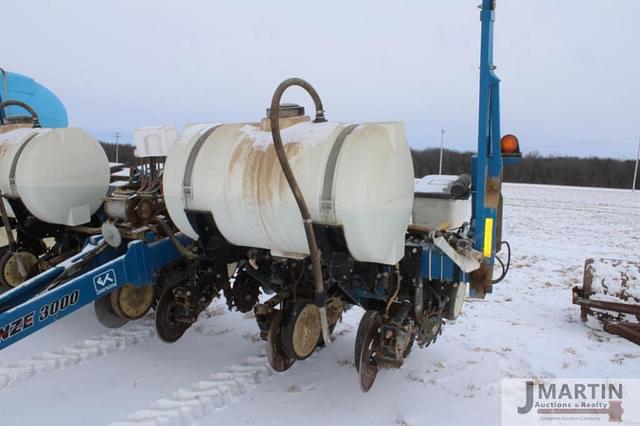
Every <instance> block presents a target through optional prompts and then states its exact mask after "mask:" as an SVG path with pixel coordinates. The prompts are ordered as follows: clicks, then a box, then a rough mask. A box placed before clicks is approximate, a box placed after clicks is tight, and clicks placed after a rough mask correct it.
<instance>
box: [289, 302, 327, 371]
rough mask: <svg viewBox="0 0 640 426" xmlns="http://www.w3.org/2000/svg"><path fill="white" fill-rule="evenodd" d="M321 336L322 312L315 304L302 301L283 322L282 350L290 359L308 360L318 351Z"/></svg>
mask: <svg viewBox="0 0 640 426" xmlns="http://www.w3.org/2000/svg"><path fill="white" fill-rule="evenodd" d="M321 334H322V327H321V326H320V310H319V309H318V307H317V306H316V305H315V304H314V303H313V302H311V301H309V300H300V301H298V302H297V303H296V304H295V305H294V307H293V309H291V310H290V311H288V312H287V313H286V314H285V316H284V319H283V321H282V335H281V338H282V350H283V351H284V353H285V354H286V355H287V356H288V357H289V358H294V359H297V360H303V359H307V358H309V357H310V356H311V354H312V353H313V352H314V351H315V350H316V347H317V346H318V341H319V340H320V335H321Z"/></svg>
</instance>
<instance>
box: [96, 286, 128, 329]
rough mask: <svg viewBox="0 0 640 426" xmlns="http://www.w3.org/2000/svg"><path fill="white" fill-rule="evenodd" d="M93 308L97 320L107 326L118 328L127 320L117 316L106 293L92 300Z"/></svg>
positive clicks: (109, 296)
mask: <svg viewBox="0 0 640 426" xmlns="http://www.w3.org/2000/svg"><path fill="white" fill-rule="evenodd" d="M93 310H94V312H95V314H96V318H97V319H98V322H100V324H102V325H103V326H105V327H107V328H119V327H122V326H123V325H125V324H126V323H128V322H129V320H128V319H126V318H123V317H121V316H119V315H118V314H117V313H116V312H115V310H114V309H113V306H112V305H111V295H110V294H107V295H106V296H102V297H101V298H100V299H97V300H96V301H95V302H93Z"/></svg>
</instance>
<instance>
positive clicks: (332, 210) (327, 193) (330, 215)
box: [320, 124, 358, 224]
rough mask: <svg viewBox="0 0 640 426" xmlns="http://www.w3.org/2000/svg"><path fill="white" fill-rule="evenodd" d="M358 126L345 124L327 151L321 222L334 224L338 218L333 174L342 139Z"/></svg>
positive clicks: (342, 142)
mask: <svg viewBox="0 0 640 426" xmlns="http://www.w3.org/2000/svg"><path fill="white" fill-rule="evenodd" d="M356 127H358V124H349V125H348V126H346V127H345V128H344V129H342V131H341V132H340V134H339V135H338V137H337V138H336V141H335V143H334V144H333V147H332V148H331V153H329V159H328V160H327V167H326V169H325V172H324V182H323V184H322V193H321V194H320V218H321V220H322V222H324V223H328V224H336V223H338V220H337V218H336V200H335V185H334V181H335V176H336V167H337V165H338V157H339V156H340V151H341V150H342V146H343V145H344V141H345V139H346V138H347V136H349V135H350V134H351V132H353V130H354V129H355V128H356Z"/></svg>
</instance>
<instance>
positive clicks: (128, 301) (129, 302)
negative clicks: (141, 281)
mask: <svg viewBox="0 0 640 426" xmlns="http://www.w3.org/2000/svg"><path fill="white" fill-rule="evenodd" d="M109 296H110V297H111V307H112V308H113V310H114V311H115V312H116V314H118V315H119V316H121V317H123V318H127V319H130V320H135V319H139V318H142V317H143V316H144V315H145V314H146V313H147V312H149V309H151V305H152V304H153V296H154V291H153V287H152V286H150V285H145V286H142V287H136V286H134V285H131V284H125V285H123V286H122V287H120V288H118V289H117V290H115V291H113V292H111V293H110V295H109Z"/></svg>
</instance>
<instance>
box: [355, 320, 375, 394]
mask: <svg viewBox="0 0 640 426" xmlns="http://www.w3.org/2000/svg"><path fill="white" fill-rule="evenodd" d="M381 325H382V318H381V316H380V314H379V313H378V312H377V311H367V312H365V314H364V315H363V316H362V320H360V325H359V326H358V333H357V335H356V345H355V353H354V357H355V364H356V369H357V370H358V372H359V375H360V389H361V390H362V391H363V392H368V391H369V389H371V386H373V382H374V381H375V380H376V376H377V374H378V365H377V363H376V360H375V353H376V351H377V350H378V346H379V344H380V326H381Z"/></svg>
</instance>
